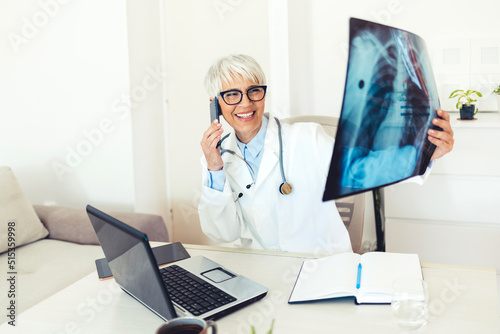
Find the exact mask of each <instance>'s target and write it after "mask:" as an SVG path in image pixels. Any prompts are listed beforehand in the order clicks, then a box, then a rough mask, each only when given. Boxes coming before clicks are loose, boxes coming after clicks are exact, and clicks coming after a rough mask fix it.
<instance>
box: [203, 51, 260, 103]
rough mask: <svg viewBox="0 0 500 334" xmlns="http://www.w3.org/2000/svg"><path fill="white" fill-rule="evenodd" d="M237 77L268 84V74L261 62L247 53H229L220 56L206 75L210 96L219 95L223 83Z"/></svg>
mask: <svg viewBox="0 0 500 334" xmlns="http://www.w3.org/2000/svg"><path fill="white" fill-rule="evenodd" d="M235 77H241V78H242V79H243V80H251V81H254V82H255V83H256V84H258V85H265V84H266V75H265V74H264V71H263V70H262V68H261V67H260V65H259V63H257V61H255V59H253V58H252V57H250V56H247V55H229V56H225V57H222V58H219V59H218V60H217V61H216V62H215V63H214V64H213V65H212V66H211V67H210V69H209V70H208V73H207V75H206V76H205V90H206V91H207V93H208V94H209V95H210V96H217V95H218V94H219V93H220V92H221V90H222V83H229V84H230V83H232V82H234V78H235Z"/></svg>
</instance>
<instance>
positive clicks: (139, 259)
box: [87, 205, 177, 319]
mask: <svg viewBox="0 0 500 334" xmlns="http://www.w3.org/2000/svg"><path fill="white" fill-rule="evenodd" d="M87 212H88V214H89V218H90V221H91V222H92V225H93V227H94V230H95V231H96V234H97V238H98V239H99V242H100V244H101V247H102V250H103V252H104V255H105V256H106V259H107V260H108V263H109V267H110V268H111V272H112V273H113V276H114V278H115V280H116V282H117V283H118V284H119V285H120V287H121V288H122V289H123V290H124V291H125V292H127V293H129V294H131V295H133V296H135V297H136V299H138V300H139V301H141V302H142V303H143V304H145V305H146V306H148V307H149V308H150V309H152V310H153V311H154V312H157V313H158V314H160V315H161V316H162V317H164V318H166V319H172V318H175V317H176V316H177V315H176V312H175V310H174V308H173V306H172V303H171V301H170V299H169V297H168V295H167V291H166V288H165V286H164V283H163V281H162V279H161V277H160V274H159V271H158V265H157V264H156V259H155V257H154V255H153V252H152V251H151V248H150V247H149V242H148V238H147V236H146V235H145V234H144V233H142V232H140V231H138V230H136V229H134V228H132V227H130V226H128V225H126V224H124V223H122V222H120V221H119V220H117V219H115V218H113V217H111V216H109V215H107V214H105V213H103V212H101V211H99V210H97V209H95V208H93V207H92V206H90V205H89V206H87Z"/></svg>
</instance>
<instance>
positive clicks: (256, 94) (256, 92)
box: [220, 86, 267, 106]
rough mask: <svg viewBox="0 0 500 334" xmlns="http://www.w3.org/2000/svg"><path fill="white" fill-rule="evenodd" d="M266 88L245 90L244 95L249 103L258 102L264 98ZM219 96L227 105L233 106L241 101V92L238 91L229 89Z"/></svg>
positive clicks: (259, 87)
mask: <svg viewBox="0 0 500 334" xmlns="http://www.w3.org/2000/svg"><path fill="white" fill-rule="evenodd" d="M266 90H267V86H254V87H251V88H249V89H248V90H247V92H246V94H247V97H248V99H249V100H250V101H252V102H259V101H262V100H263V99H264V97H265V96H266ZM220 96H221V97H222V99H223V100H224V102H226V104H228V105H230V106H231V105H235V104H238V103H240V102H241V100H243V92H242V91H241V90H239V89H230V90H226V91H224V92H220Z"/></svg>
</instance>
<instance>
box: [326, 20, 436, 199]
mask: <svg viewBox="0 0 500 334" xmlns="http://www.w3.org/2000/svg"><path fill="white" fill-rule="evenodd" d="M353 25H354V27H353ZM438 108H439V100H438V98H437V89H436V86H435V82H434V77H433V74H432V70H431V67H430V61H429V59H428V56H427V51H426V49H425V44H424V42H423V40H421V39H420V37H418V36H416V35H414V34H411V33H409V32H406V31H403V30H399V29H395V28H392V27H388V26H383V25H379V24H375V23H373V22H368V21H362V20H357V19H351V29H350V43H349V63H348V68H347V78H346V86H345V92H344V101H343V105H342V112H341V117H340V122H339V128H338V131H337V136H336V141H335V149H334V154H333V156H332V163H331V166H330V173H329V177H328V182H327V188H328V186H329V185H331V184H334V188H335V187H336V188H337V189H336V190H334V191H333V195H332V196H335V197H332V198H339V197H343V196H345V195H347V194H349V193H356V192H361V191H363V190H366V189H372V188H376V187H380V186H384V185H388V184H392V183H394V182H397V181H400V180H402V179H406V178H409V177H411V176H414V175H418V174H422V173H423V172H422V170H425V167H426V165H427V164H428V163H429V160H430V155H432V152H433V150H434V148H435V146H433V145H432V144H431V143H430V142H429V141H428V140H427V130H428V129H429V127H431V126H432V123H431V122H432V118H433V117H435V115H436V110H437V109H438ZM327 190H328V189H327ZM326 193H327V192H325V195H326ZM330 199H331V198H330Z"/></svg>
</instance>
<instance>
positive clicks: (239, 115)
mask: <svg viewBox="0 0 500 334" xmlns="http://www.w3.org/2000/svg"><path fill="white" fill-rule="evenodd" d="M254 113H255V112H251V113H246V114H236V116H238V117H239V118H250V117H252V116H253V114H254Z"/></svg>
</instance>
